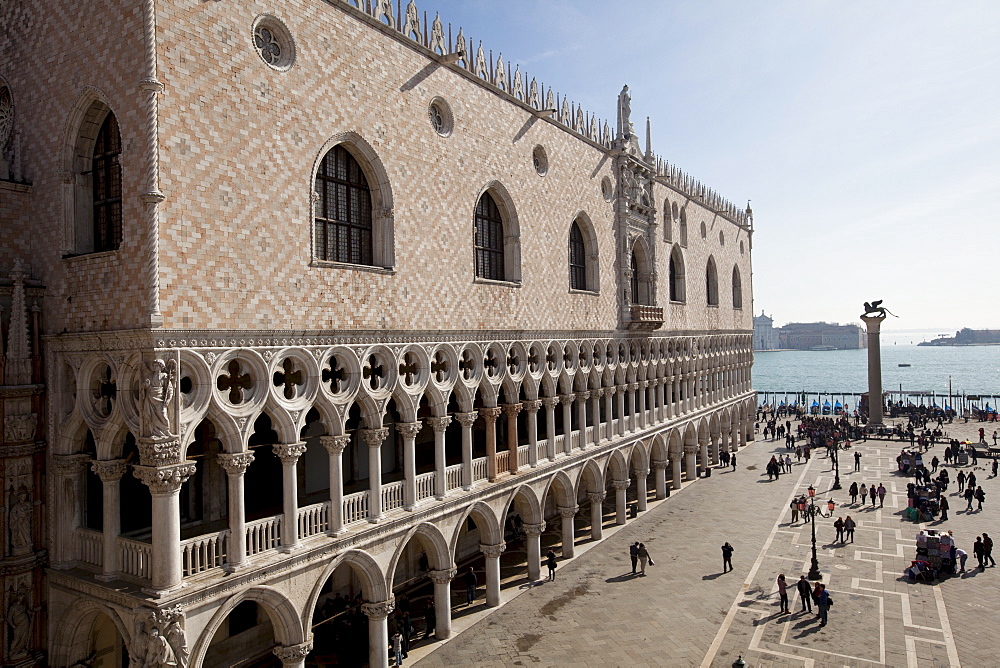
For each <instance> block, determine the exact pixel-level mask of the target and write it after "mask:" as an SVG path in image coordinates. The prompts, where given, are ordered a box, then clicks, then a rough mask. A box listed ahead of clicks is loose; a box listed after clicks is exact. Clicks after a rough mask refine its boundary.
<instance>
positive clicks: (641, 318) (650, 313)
mask: <svg viewBox="0 0 1000 668" xmlns="http://www.w3.org/2000/svg"><path fill="white" fill-rule="evenodd" d="M630 315H631V316H632V318H631V320H629V322H628V328H629V329H638V330H654V329H659V328H660V327H662V326H663V308H661V307H659V306H646V305H645V304H632V309H631V312H630Z"/></svg>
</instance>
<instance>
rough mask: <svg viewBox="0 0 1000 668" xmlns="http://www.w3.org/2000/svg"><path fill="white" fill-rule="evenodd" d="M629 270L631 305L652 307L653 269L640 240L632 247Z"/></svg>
mask: <svg viewBox="0 0 1000 668" xmlns="http://www.w3.org/2000/svg"><path fill="white" fill-rule="evenodd" d="M629 268H630V269H631V274H632V276H631V280H630V285H629V296H630V297H631V300H630V301H631V303H632V304H642V305H645V306H652V305H653V285H652V280H653V268H652V266H651V259H650V257H649V250H648V248H647V246H646V245H645V243H644V242H643V240H642V239H639V240H637V241H636V242H635V243H634V244H633V245H632V257H631V259H630V264H629Z"/></svg>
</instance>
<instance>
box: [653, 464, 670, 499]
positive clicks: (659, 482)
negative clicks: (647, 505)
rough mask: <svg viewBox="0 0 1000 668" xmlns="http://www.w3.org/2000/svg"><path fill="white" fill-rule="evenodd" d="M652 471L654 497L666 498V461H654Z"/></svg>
mask: <svg viewBox="0 0 1000 668" xmlns="http://www.w3.org/2000/svg"><path fill="white" fill-rule="evenodd" d="M653 471H654V473H655V476H656V478H655V483H654V484H655V485H656V498H657V499H665V498H667V462H664V461H654V462H653Z"/></svg>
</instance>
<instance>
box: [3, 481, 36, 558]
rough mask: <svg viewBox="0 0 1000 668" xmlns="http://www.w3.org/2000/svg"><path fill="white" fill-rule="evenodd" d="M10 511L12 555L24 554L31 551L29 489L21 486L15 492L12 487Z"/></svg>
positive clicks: (8, 519) (9, 525) (8, 524)
mask: <svg viewBox="0 0 1000 668" xmlns="http://www.w3.org/2000/svg"><path fill="white" fill-rule="evenodd" d="M8 498H9V499H10V501H9V503H10V509H9V510H8V511H7V526H8V527H10V529H9V531H10V550H11V554H22V553H24V552H27V551H29V550H30V549H31V495H30V494H29V493H28V488H27V487H25V486H24V485H21V486H20V487H19V488H18V490H17V491H16V492H15V491H14V488H13V487H11V489H10V495H9V496H8Z"/></svg>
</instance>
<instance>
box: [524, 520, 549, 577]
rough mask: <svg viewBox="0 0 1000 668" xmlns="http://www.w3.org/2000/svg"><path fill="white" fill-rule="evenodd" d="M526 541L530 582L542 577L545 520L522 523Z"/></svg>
mask: <svg viewBox="0 0 1000 668" xmlns="http://www.w3.org/2000/svg"><path fill="white" fill-rule="evenodd" d="M521 528H523V529H524V535H525V539H524V541H525V543H527V550H528V582H535V581H536V580H539V579H541V573H542V532H543V531H545V522H542V523H541V524H522V525H521Z"/></svg>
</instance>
